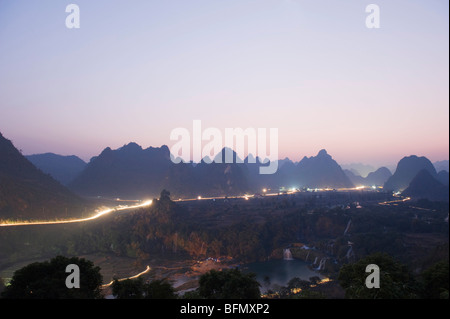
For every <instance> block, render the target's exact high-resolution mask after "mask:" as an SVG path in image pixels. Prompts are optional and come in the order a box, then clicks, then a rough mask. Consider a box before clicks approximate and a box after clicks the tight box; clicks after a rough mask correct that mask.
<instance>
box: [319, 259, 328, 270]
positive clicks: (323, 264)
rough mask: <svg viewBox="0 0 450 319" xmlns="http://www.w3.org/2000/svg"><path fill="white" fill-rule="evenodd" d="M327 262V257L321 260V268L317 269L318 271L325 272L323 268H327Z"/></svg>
mask: <svg viewBox="0 0 450 319" xmlns="http://www.w3.org/2000/svg"><path fill="white" fill-rule="evenodd" d="M326 261H327V258H326V257H323V258H322V259H321V260H320V263H319V267H317V270H323V268H324V267H325V262H326Z"/></svg>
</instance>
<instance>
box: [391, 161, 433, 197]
mask: <svg viewBox="0 0 450 319" xmlns="http://www.w3.org/2000/svg"><path fill="white" fill-rule="evenodd" d="M423 169H425V170H427V171H428V172H429V173H430V175H431V176H432V177H433V178H435V179H436V178H437V173H436V169H435V168H434V166H433V164H432V163H431V162H430V160H429V159H427V158H426V157H423V156H422V157H418V156H415V155H412V156H407V157H404V158H402V159H401V160H400V161H399V162H398V165H397V169H396V170H395V172H394V174H393V175H392V176H391V177H390V178H389V179H388V180H387V181H386V183H385V184H384V189H386V190H391V191H403V190H404V189H406V188H407V187H408V185H409V183H411V181H412V180H413V178H414V177H415V176H416V175H417V174H418V173H419V172H420V171H421V170H423Z"/></svg>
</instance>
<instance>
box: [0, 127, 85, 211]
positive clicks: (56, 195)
mask: <svg viewBox="0 0 450 319" xmlns="http://www.w3.org/2000/svg"><path fill="white" fill-rule="evenodd" d="M82 205H83V202H82V200H81V199H80V198H78V197H77V196H75V195H74V194H73V193H71V192H70V191H69V190H68V189H67V188H65V187H64V186H63V185H61V184H60V183H59V182H57V181H56V180H54V179H53V178H52V177H51V176H50V175H47V174H45V173H43V172H42V171H41V170H39V169H38V168H36V167H35V166H34V165H33V164H32V163H31V162H30V161H28V160H27V159H26V158H25V157H24V156H23V155H22V154H21V153H20V152H19V151H18V150H17V149H16V148H15V147H14V145H13V144H12V143H11V141H9V140H7V139H6V138H4V137H3V135H2V134H0V217H1V218H13V219H15V218H18V219H36V218H44V217H45V218H53V217H67V216H68V215H77V216H78V214H80V211H81V206H82ZM66 209H67V213H66Z"/></svg>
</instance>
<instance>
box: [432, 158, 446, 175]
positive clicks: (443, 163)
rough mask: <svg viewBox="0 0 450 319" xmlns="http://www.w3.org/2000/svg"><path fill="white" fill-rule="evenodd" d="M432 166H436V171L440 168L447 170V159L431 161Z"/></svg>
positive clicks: (440, 169)
mask: <svg viewBox="0 0 450 319" xmlns="http://www.w3.org/2000/svg"><path fill="white" fill-rule="evenodd" d="M433 165H434V168H436V172H440V171H442V170H444V171H447V172H448V171H449V160H444V161H437V162H434V163H433Z"/></svg>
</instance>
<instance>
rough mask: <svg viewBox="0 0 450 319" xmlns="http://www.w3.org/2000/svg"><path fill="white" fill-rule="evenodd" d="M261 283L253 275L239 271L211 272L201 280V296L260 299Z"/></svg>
mask: <svg viewBox="0 0 450 319" xmlns="http://www.w3.org/2000/svg"><path fill="white" fill-rule="evenodd" d="M259 286H260V285H259V283H258V281H256V275H255V274H253V273H248V274H245V273H242V272H241V271H240V270H239V269H237V268H235V269H226V270H222V271H217V270H211V271H209V272H207V273H205V274H203V275H202V276H201V277H200V279H199V288H198V291H199V295H200V296H201V297H202V298H206V299H258V298H260V296H261V293H260V290H259Z"/></svg>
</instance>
